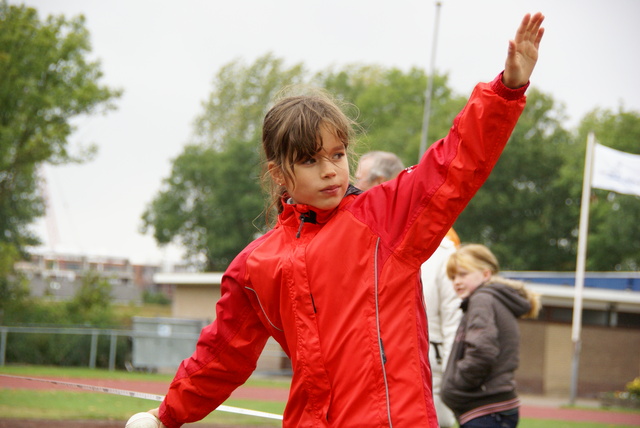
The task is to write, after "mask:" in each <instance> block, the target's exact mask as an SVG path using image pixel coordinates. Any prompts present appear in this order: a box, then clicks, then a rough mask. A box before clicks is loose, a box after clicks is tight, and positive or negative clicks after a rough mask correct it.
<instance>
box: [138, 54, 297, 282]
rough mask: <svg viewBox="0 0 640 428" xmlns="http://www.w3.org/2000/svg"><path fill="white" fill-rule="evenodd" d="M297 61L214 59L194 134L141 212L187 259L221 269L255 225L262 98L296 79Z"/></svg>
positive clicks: (259, 222)
mask: <svg viewBox="0 0 640 428" xmlns="http://www.w3.org/2000/svg"><path fill="white" fill-rule="evenodd" d="M304 76H305V71H304V69H303V67H302V65H300V64H298V65H294V66H292V67H289V68H287V67H285V66H284V63H283V61H282V60H281V59H277V58H274V57H273V56H272V55H271V54H267V55H265V56H263V57H261V58H258V59H257V60H256V61H255V62H254V63H253V64H252V65H250V66H246V65H244V64H243V63H241V62H240V61H233V62H231V63H229V64H228V65H226V66H224V67H222V69H221V70H220V71H219V72H218V73H217V75H216V79H215V80H214V90H213V92H212V94H211V96H210V97H209V100H208V101H207V102H206V103H205V105H204V112H203V113H202V115H200V116H199V117H198V118H197V120H196V122H195V142H194V143H192V144H189V145H188V146H186V147H185V149H184V151H183V153H182V154H181V155H179V156H178V157H177V158H176V159H175V160H174V161H173V168H172V171H171V176H170V177H169V178H167V179H165V180H164V185H163V189H162V190H161V191H160V192H159V193H158V195H157V196H156V197H155V198H154V199H153V201H152V202H151V203H150V204H149V206H148V207H147V209H146V210H145V212H144V213H143V215H142V220H143V226H142V231H143V232H152V233H153V236H154V237H155V239H156V241H157V242H158V243H160V244H167V243H169V242H172V241H177V242H179V243H181V244H182V245H183V246H184V247H185V248H186V250H187V258H188V260H189V261H190V262H191V264H193V265H195V266H197V267H199V268H201V269H205V270H210V271H211V270H214V271H215V270H223V269H224V268H226V266H227V265H228V264H229V262H230V261H231V259H232V258H233V257H235V256H236V255H237V254H238V252H240V250H242V248H243V247H244V246H245V245H247V244H248V243H249V242H250V241H251V240H252V239H253V238H254V237H255V235H256V233H259V232H260V231H263V230H264V225H265V221H264V220H263V219H261V218H260V213H261V212H262V211H263V206H264V202H263V201H264V198H263V195H262V191H261V188H260V184H259V182H260V180H259V179H260V177H259V170H260V150H259V149H260V137H261V132H262V120H263V118H264V114H265V113H266V111H267V108H268V105H269V103H270V102H272V100H273V99H274V97H275V96H276V94H277V93H278V92H279V91H280V90H281V89H282V88H284V87H287V86H291V85H298V84H301V83H303V82H304Z"/></svg>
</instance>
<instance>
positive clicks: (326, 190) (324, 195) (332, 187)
mask: <svg viewBox="0 0 640 428" xmlns="http://www.w3.org/2000/svg"><path fill="white" fill-rule="evenodd" d="M320 136H321V137H322V150H320V151H319V152H318V153H316V154H315V156H313V157H311V158H309V159H305V160H303V161H301V162H298V163H296V164H295V165H294V166H293V175H294V179H293V180H289V179H287V178H286V177H285V176H284V174H282V172H281V171H280V170H277V169H275V168H273V169H272V175H273V178H274V179H275V180H276V182H277V183H283V184H284V185H285V187H286V188H287V191H288V193H289V195H290V196H291V198H292V199H293V201H294V202H295V203H297V204H305V205H311V206H313V207H315V208H318V209H321V210H330V209H333V208H335V207H337V206H338V204H339V203H340V201H341V200H342V198H343V196H344V195H345V193H346V192H347V187H348V186H349V161H348V159H347V151H346V149H345V147H344V144H343V143H342V141H340V139H338V137H337V136H336V135H334V133H332V132H331V131H330V130H329V129H327V128H326V127H325V126H323V127H321V128H320Z"/></svg>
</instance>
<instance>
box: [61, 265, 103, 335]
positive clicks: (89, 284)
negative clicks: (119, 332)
mask: <svg viewBox="0 0 640 428" xmlns="http://www.w3.org/2000/svg"><path fill="white" fill-rule="evenodd" d="M83 275H84V276H83V277H82V282H81V284H80V288H78V290H77V291H76V293H75V295H74V296H73V298H72V299H71V300H70V301H69V302H67V312H68V314H69V321H70V322H71V323H78V324H84V323H89V324H92V325H95V326H105V325H109V324H112V323H113V321H114V319H115V316H114V313H113V306H112V300H113V299H112V297H111V290H112V289H113V287H112V286H111V283H110V282H109V280H108V279H107V278H105V277H103V276H101V275H100V273H98V272H97V271H95V270H87V271H85V272H84V273H83Z"/></svg>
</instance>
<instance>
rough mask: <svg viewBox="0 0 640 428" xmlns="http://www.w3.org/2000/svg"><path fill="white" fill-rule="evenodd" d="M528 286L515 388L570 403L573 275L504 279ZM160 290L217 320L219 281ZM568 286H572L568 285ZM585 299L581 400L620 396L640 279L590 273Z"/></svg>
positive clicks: (178, 280) (631, 349)
mask: <svg viewBox="0 0 640 428" xmlns="http://www.w3.org/2000/svg"><path fill="white" fill-rule="evenodd" d="M503 275H504V276H506V277H509V278H512V279H521V280H525V281H527V282H528V286H529V287H530V288H531V289H532V290H534V291H536V292H537V293H539V294H540V295H541V300H542V304H543V310H542V313H541V316H540V317H539V319H538V320H521V321H520V328H521V338H522V340H521V356H520V368H519V370H518V372H517V374H516V380H517V382H518V388H519V390H520V391H521V392H524V393H533V394H549V395H558V396H568V395H569V392H570V387H571V368H572V357H573V342H572V339H571V329H572V325H571V322H572V316H573V305H574V288H573V285H572V283H573V281H574V280H573V277H572V275H571V274H569V273H553V272H503ZM154 278H155V282H156V283H157V284H162V285H163V286H168V287H172V288H173V304H172V316H174V317H177V318H197V319H204V320H206V321H207V322H210V321H212V320H213V317H215V303H216V302H217V301H218V299H219V298H220V281H221V279H222V274H220V273H206V274H195V273H191V274H162V273H161V274H156V275H155V276H154ZM569 284H571V285H569ZM585 284H586V287H585V289H584V295H583V322H582V335H581V338H582V352H581V354H580V364H579V373H578V385H577V386H578V391H577V393H578V395H579V396H583V397H589V396H596V395H597V394H598V393H600V392H605V391H613V390H621V389H624V386H625V384H626V383H627V382H629V381H631V380H633V379H634V378H635V377H637V376H638V375H640V274H637V273H633V272H632V273H587V275H586V280H585ZM286 360H287V359H286V357H285V356H284V353H283V351H282V350H281V349H280V348H279V346H278V344H277V343H276V342H275V341H271V342H270V343H269V344H268V345H267V348H265V353H264V354H263V357H261V360H260V361H259V365H258V370H267V371H278V370H280V371H283V370H285V371H286V370H288V369H289V368H290V365H289V364H290V363H288V362H287V361H286Z"/></svg>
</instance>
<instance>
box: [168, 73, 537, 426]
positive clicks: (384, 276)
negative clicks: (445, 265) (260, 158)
mask: <svg viewBox="0 0 640 428" xmlns="http://www.w3.org/2000/svg"><path fill="white" fill-rule="evenodd" d="M524 91H525V88H521V89H518V90H510V89H508V88H506V87H505V86H504V85H502V83H501V81H500V77H498V78H497V79H496V80H494V81H493V82H492V83H491V84H479V85H478V86H477V87H476V88H475V90H474V91H473V94H472V95H471V98H470V100H469V102H468V103H467V105H466V107H465V108H464V109H463V110H462V112H461V113H460V114H459V115H458V117H456V119H455V121H454V124H453V127H452V128H451V130H450V132H449V134H448V135H447V137H446V138H445V139H443V140H440V141H438V142H436V143H435V144H433V145H432V147H431V148H429V150H428V151H427V152H426V154H425V155H424V157H423V158H422V160H421V161H420V163H419V164H418V165H417V166H414V167H410V168H407V169H406V170H405V171H403V172H402V173H401V174H400V175H399V176H398V178H397V179H395V180H392V181H389V182H387V183H384V184H382V185H380V186H377V187H374V188H372V189H371V190H369V191H367V192H364V193H362V194H353V193H351V192H349V193H348V194H347V195H346V196H345V197H344V199H343V200H342V202H341V203H340V205H339V206H338V207H337V208H335V209H334V210H331V211H319V212H313V213H311V212H310V207H308V206H303V205H290V204H285V209H284V212H283V213H282V214H281V215H280V216H279V218H278V224H277V225H276V227H275V228H274V229H273V230H271V231H270V232H268V233H267V234H265V235H264V236H262V237H260V238H258V239H257V240H255V241H254V242H252V243H251V244H249V245H248V246H247V247H246V248H245V249H244V250H243V251H242V252H241V253H240V254H239V255H238V256H237V257H236V258H235V259H234V261H233V262H232V263H231V265H230V266H229V268H228V269H227V271H226V272H225V275H224V277H223V279H222V285H221V287H222V297H221V299H220V301H219V302H218V304H217V308H216V312H217V318H216V320H215V321H214V322H213V323H212V324H211V325H210V326H208V327H206V328H205V329H204V330H203V331H202V334H201V336H200V339H199V341H198V345H197V348H196V351H195V353H194V354H193V356H192V357H191V358H189V359H187V360H185V361H183V363H182V364H181V366H180V368H179V369H178V372H177V374H176V377H175V379H174V381H173V383H172V384H171V387H170V389H169V392H168V394H167V397H166V398H165V400H164V402H163V403H162V405H161V408H160V418H161V419H162V421H163V422H164V424H165V425H167V426H168V427H169V428H173V427H179V426H180V425H181V424H182V423H186V422H191V421H196V420H199V419H201V418H203V417H204V416H206V415H207V414H208V413H210V412H211V411H213V410H214V409H215V408H216V407H217V406H218V405H220V404H222V403H223V402H224V400H225V399H226V398H227V397H228V396H229V395H230V394H231V392H232V391H233V390H234V389H235V388H237V387H238V386H239V385H241V384H242V383H244V382H245V380H246V379H247V378H248V377H249V375H250V374H251V373H252V372H253V370H254V369H255V366H256V361H257V359H258V356H259V355H260V352H261V351H262V349H263V347H264V344H265V342H266V340H267V338H268V337H269V336H273V337H274V338H275V339H276V340H277V341H278V343H280V345H281V346H282V348H283V349H284V351H285V352H286V353H287V355H288V356H289V357H290V358H291V362H292V368H293V378H292V382H291V391H290V395H289V400H288V403H287V407H286V409H285V412H284V422H283V426H284V427H340V428H346V427H365V426H366V427H389V426H396V427H411V428H414V427H418V426H421V427H425V426H426V427H431V428H437V426H438V422H437V419H436V413H435V410H434V407H433V400H432V393H431V371H430V369H429V359H428V351H429V346H428V343H429V342H428V338H427V321H426V316H425V310H424V302H423V298H422V287H421V284H420V280H419V270H420V266H421V265H422V263H423V262H424V261H425V260H426V259H427V258H428V257H429V256H430V255H431V253H433V251H434V250H435V249H436V248H437V247H438V243H439V242H440V241H441V240H442V238H443V237H444V235H445V234H446V233H447V231H448V230H449V228H450V227H451V226H452V224H453V222H454V221H455V219H456V218H457V217H458V215H459V214H460V212H461V211H462V210H463V209H464V207H465V206H466V204H467V203H468V202H469V200H470V199H471V198H472V196H473V195H474V194H475V192H476V191H477V190H478V188H480V186H481V185H482V184H483V183H484V181H485V180H486V178H487V177H488V176H489V173H490V171H491V169H492V168H493V166H494V164H495V163H496V161H497V160H498V157H499V156H500V153H501V152H502V149H503V148H504V146H505V144H506V142H507V140H508V138H509V136H510V134H511V132H512V130H513V128H514V126H515V124H516V122H517V120H518V117H519V116H520V113H521V112H522V109H523V108H524V104H525V98H524ZM301 217H305V221H304V222H303V224H302V225H301Z"/></svg>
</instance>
